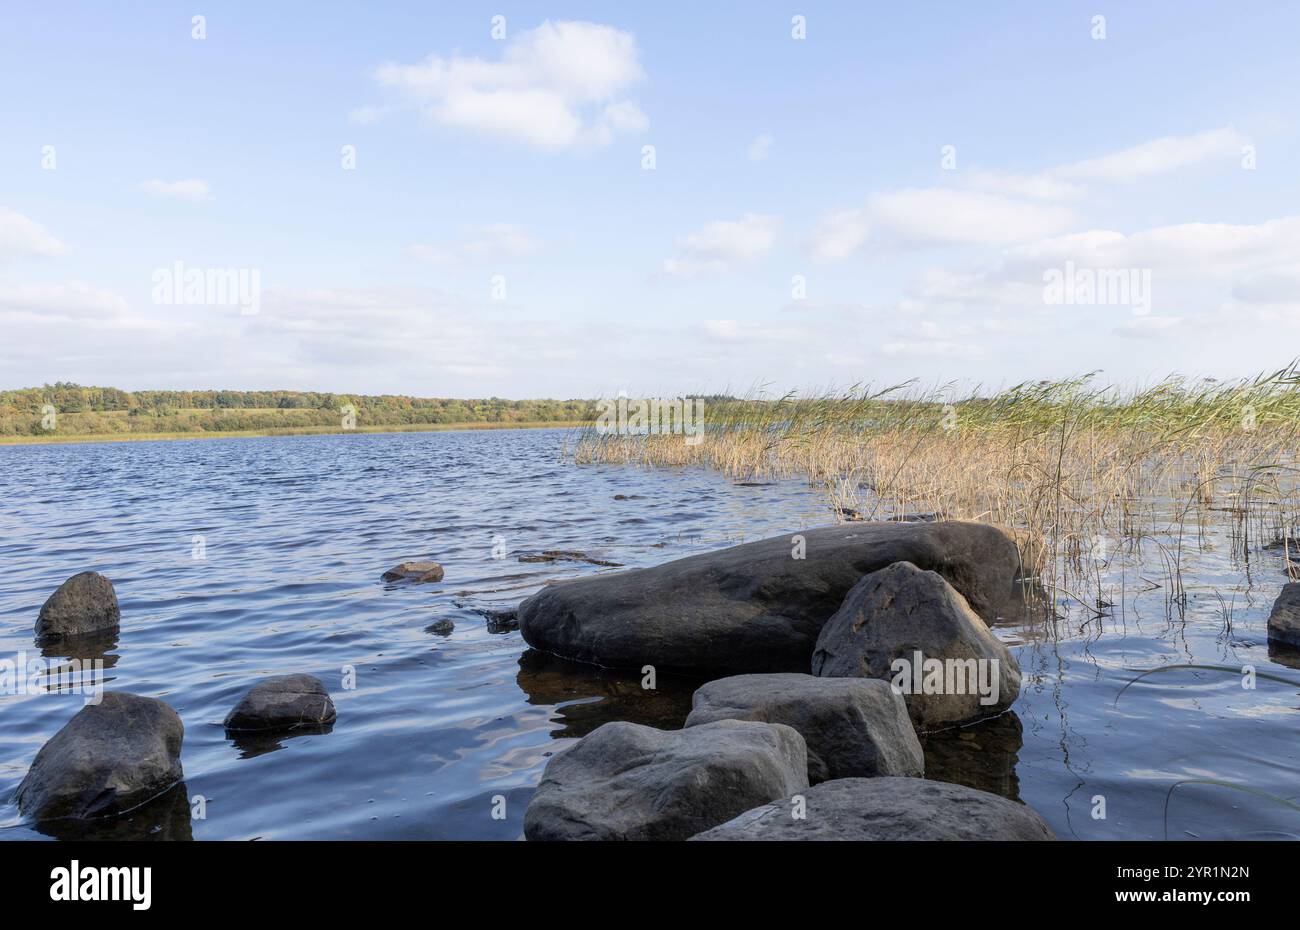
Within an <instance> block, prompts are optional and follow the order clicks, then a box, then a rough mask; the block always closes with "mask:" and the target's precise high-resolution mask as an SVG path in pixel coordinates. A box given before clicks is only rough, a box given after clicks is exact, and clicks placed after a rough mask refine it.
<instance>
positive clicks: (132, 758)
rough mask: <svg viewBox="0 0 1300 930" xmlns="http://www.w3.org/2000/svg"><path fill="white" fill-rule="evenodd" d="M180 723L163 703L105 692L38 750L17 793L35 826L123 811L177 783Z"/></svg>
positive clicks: (20, 805)
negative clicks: (36, 822)
mask: <svg viewBox="0 0 1300 930" xmlns="http://www.w3.org/2000/svg"><path fill="white" fill-rule="evenodd" d="M184 737H185V727H184V725H183V724H182V723H181V718H180V717H178V716H177V715H176V711H174V710H172V709H171V708H170V707H168V706H167V705H166V704H164V703H163V702H162V701H159V700H155V699H154V698H147V697H141V696H140V695H138V694H130V693H127V692H125V691H108V692H105V693H104V695H103V700H102V701H101V702H100V703H99V704H88V705H87V706H85V707H83V708H82V709H81V710H79V711H78V712H77V714H76V715H75V716H74V717H73V718H72V719H71V720H69V721H68V722H67V724H65V725H64V727H63V729H61V730H59V732H58V733H55V734H54V736H53V737H51V738H50V741H49V742H48V743H46V744H45V745H44V746H42V747H41V750H40V752H38V753H37V754H36V759H35V761H33V762H32V767H31V769H30V770H29V771H28V772H27V777H26V778H24V779H23V781H22V784H21V785H19V786H18V792H17V794H16V796H15V798H16V800H17V801H18V809H19V811H20V812H21V813H22V814H23V815H24V816H25V817H30V818H32V819H33V820H36V821H44V820H63V819H76V820H88V819H94V818H99V817H112V816H115V815H117V814H122V813H125V812H126V811H129V810H132V809H133V808H135V807H138V806H139V805H141V804H143V803H145V802H146V801H148V800H150V799H151V798H154V797H157V796H158V795H160V794H162V793H163V792H164V791H166V790H168V789H169V788H171V787H172V786H173V785H175V784H177V783H178V782H179V781H180V780H181V779H182V778H183V777H184V773H183V772H182V770H181V742H182V740H183V739H184Z"/></svg>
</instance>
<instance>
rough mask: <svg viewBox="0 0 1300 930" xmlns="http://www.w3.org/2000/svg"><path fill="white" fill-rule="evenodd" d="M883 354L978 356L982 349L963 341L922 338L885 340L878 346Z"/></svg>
mask: <svg viewBox="0 0 1300 930" xmlns="http://www.w3.org/2000/svg"><path fill="white" fill-rule="evenodd" d="M880 351H881V352H882V353H883V354H885V355H905V356H911V357H921V358H979V357H980V356H981V355H983V354H984V350H983V349H981V348H980V347H979V346H976V345H969V344H967V343H964V342H951V341H944V340H924V341H906V340H901V341H897V342H887V343H885V344H884V345H882V346H881V347H880Z"/></svg>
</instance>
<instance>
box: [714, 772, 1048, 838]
mask: <svg viewBox="0 0 1300 930" xmlns="http://www.w3.org/2000/svg"><path fill="white" fill-rule="evenodd" d="M803 798H804V808H805V809H804V810H803V813H804V817H803V818H802V819H796V818H795V817H794V812H795V810H796V799H795V798H793V797H787V798H783V799H782V800H780V801H774V802H772V803H770V804H765V805H763V806H761V807H757V808H755V809H754V810H750V811H746V812H745V813H743V814H741V815H740V816H739V817H736V818H735V819H733V820H730V821H728V822H727V823H724V824H721V825H720V826H717V827H714V828H713V829H711V830H707V831H705V832H703V833H700V834H699V835H698V836H694V837H691V838H692V839H695V840H1053V839H1056V837H1055V836H1054V835H1053V833H1052V831H1051V830H1050V829H1049V828H1048V826H1047V824H1046V823H1044V822H1043V818H1041V817H1039V816H1038V814H1036V813H1034V811H1032V810H1030V809H1029V808H1028V807H1025V806H1024V805H1023V804H1017V803H1015V802H1014V801H1008V800H1007V799H1006V798H1000V797H998V796H997V795H996V794H988V793H987V792H984V791H976V790H975V789H974V788H966V787H963V786H962V785H950V784H946V783H944V782H937V781H926V780H925V779H923V778H840V779H837V780H835V781H828V782H823V783H822V784H820V785H817V786H816V787H814V788H809V789H808V790H807V791H805V792H803Z"/></svg>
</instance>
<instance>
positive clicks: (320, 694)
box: [225, 675, 337, 732]
mask: <svg viewBox="0 0 1300 930" xmlns="http://www.w3.org/2000/svg"><path fill="white" fill-rule="evenodd" d="M336 716H337V714H336V713H335V710H334V702H333V701H332V700H330V696H329V692H328V691H326V690H325V685H324V684H323V683H322V682H321V680H320V679H319V678H317V677H316V676H315V675H277V676H275V677H274V678H264V679H262V680H261V681H259V682H258V683H257V684H255V685H253V687H252V688H250V689H249V690H248V693H247V694H245V695H244V696H243V697H242V698H241V699H240V701H239V703H238V704H236V705H235V709H234V710H232V711H231V712H230V714H229V715H228V716H227V717H226V721H225V727H226V729H227V730H229V731H231V732H240V731H244V730H255V731H268V730H292V729H295V728H298V727H320V726H324V725H326V724H330V723H333V722H334V719H335V717H336Z"/></svg>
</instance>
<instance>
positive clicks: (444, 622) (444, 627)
mask: <svg viewBox="0 0 1300 930" xmlns="http://www.w3.org/2000/svg"><path fill="white" fill-rule="evenodd" d="M455 629H456V621H455V620H452V619H451V618H450V617H443V618H442V619H441V620H435V621H433V622H432V623H430V624H429V625H428V626H426V627H425V628H424V632H426V633H432V634H433V635H434V636H450V635H451V634H452V633H453V632H454V631H455Z"/></svg>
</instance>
